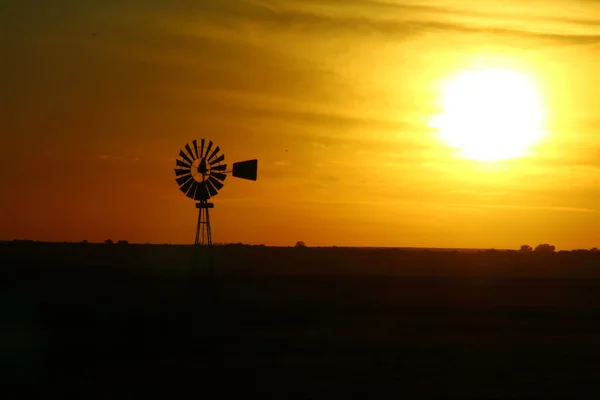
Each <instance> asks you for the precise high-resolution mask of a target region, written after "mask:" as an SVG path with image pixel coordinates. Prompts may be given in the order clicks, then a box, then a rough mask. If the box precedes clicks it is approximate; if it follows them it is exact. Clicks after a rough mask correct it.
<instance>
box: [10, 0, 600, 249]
mask: <svg viewBox="0 0 600 400" xmlns="http://www.w3.org/2000/svg"><path fill="white" fill-rule="evenodd" d="M594 18H596V19H594ZM0 22H1V23H2V27H3V34H2V35H1V36H0V41H1V43H2V49H3V53H4V54H3V57H2V59H3V61H2V64H0V72H1V73H0V82H1V86H2V91H1V92H0V101H1V103H2V104H1V105H2V107H1V109H2V119H1V121H2V127H1V131H2V145H1V146H0V163H1V168H0V178H1V179H2V185H1V186H0V210H1V211H0V240H12V239H34V240H44V241H81V240H84V239H86V240H89V241H98V242H100V241H103V240H105V239H108V238H111V239H113V240H115V241H116V240H120V239H126V240H129V241H130V242H142V243H144V242H150V243H193V240H194V234H195V229H196V228H195V224H196V218H197V210H196V208H195V207H194V202H193V201H192V200H190V199H188V198H187V197H185V195H184V194H183V193H181V192H180V191H179V189H178V187H177V184H176V183H175V181H174V179H175V176H174V173H173V168H174V167H175V158H176V156H177V154H178V152H179V150H180V149H181V148H182V147H183V146H184V145H185V144H186V143H189V142H191V141H192V139H195V138H197V139H200V138H207V139H210V140H212V141H214V142H215V143H217V144H218V145H219V146H220V147H221V149H222V150H223V152H224V153H225V156H226V162H227V163H228V164H230V163H231V162H233V161H240V160H245V159H250V158H258V159H259V171H258V181H256V182H251V181H245V180H241V179H236V178H233V177H228V178H227V180H226V182H225V187H224V188H223V189H222V191H221V192H220V194H219V195H218V196H217V197H215V198H214V203H215V208H214V210H212V213H211V222H212V230H213V241H215V242H244V243H251V244H261V243H262V244H266V245H293V244H294V243H295V242H296V241H298V240H303V241H305V242H306V243H307V245H309V246H328V245H338V246H401V247H404V246H407V247H415V246H418V247H461V248H473V247H477V248H492V247H494V248H513V249H516V248H518V247H519V246H520V245H522V244H529V245H532V246H535V245H537V244H539V243H550V244H553V245H555V246H556V247H557V248H558V249H573V248H590V247H600V169H599V167H600V137H599V135H598V134H599V133H600V94H599V93H600V73H599V71H600V2H597V1H592V0H587V1H585V0H582V1H567V0H552V1H549V0H548V1H542V0H530V1H523V0H519V1H510V0H504V1H491V0H486V1H480V0H478V1H467V0H462V1H461V0H456V1H451V2H450V1H394V0H387V1H379V0H344V1H334V0H297V1H292V0H256V1H253V0H247V1H242V0H239V1H233V0H219V1H214V0H171V1H166V0H165V1H159V0H131V1H122V0H57V1H48V0H12V1H11V0H7V1H3V2H2V3H1V4H0ZM474 69H479V70H484V71H485V70H486V69H488V70H489V69H499V70H501V71H509V72H511V73H514V74H516V76H519V77H526V78H523V79H525V80H526V81H527V82H528V85H530V86H528V87H530V90H531V91H532V92H531V93H533V95H532V96H534V97H535V98H537V99H538V100H539V109H535V110H537V111H539V113H540V120H539V121H540V122H539V124H538V123H537V122H535V123H536V124H537V125H536V128H535V129H537V128H539V131H540V132H541V131H543V133H544V134H543V135H542V136H541V137H540V138H538V139H536V141H535V142H534V143H533V144H532V145H531V146H530V147H528V149H527V151H526V152H525V153H524V155H523V156H518V157H515V158H508V159H501V160H493V161H486V160H475V159H471V158H468V157H465V156H464V154H462V153H460V152H459V151H458V150H457V148H455V147H452V146H451V145H450V144H449V143H448V142H446V141H444V140H443V138H442V133H441V132H440V130H439V128H437V127H436V126H435V124H434V123H432V121H435V118H436V116H439V115H441V114H443V112H444V109H443V108H444V104H445V103H444V102H443V93H444V89H443V88H444V87H449V86H448V85H452V83H451V82H458V81H459V80H458V81H457V80H456V79H455V78H453V77H456V76H458V75H460V74H461V73H463V74H464V73H465V71H467V73H466V74H467V75H466V76H467V81H469V79H471V78H469V77H472V76H473V75H472V73H471V72H468V71H472V70H474ZM469 74H470V75H469ZM494 76H495V75H494ZM453 79H454V80H453ZM485 79H487V81H486V80H485ZM485 79H484V86H485V83H486V82H489V83H490V84H493V83H494V81H495V79H494V78H485ZM519 79H520V78H519ZM471 81H472V82H475V81H473V80H472V79H471ZM449 82H450V83H449ZM474 85H475V86H476V87H477V86H478V84H474ZM495 85H496V86H491V87H492V88H495V87H498V88H499V89H498V90H501V89H502V88H503V87H508V86H507V85H503V84H498V83H497V82H496V84H495ZM463 87H465V86H464V85H463V86H460V85H459V86H458V89H454V90H455V91H454V92H453V93H454V95H455V96H456V93H457V92H458V93H462V92H463V89H462V88H463ZM486 90H487V89H486ZM494 90H495V89H492V90H487V92H490V91H491V92H493V91H494ZM507 93H508V95H507V96H508V97H507V98H508V99H509V102H508V103H507V102H504V103H500V104H501V107H499V108H503V109H504V108H506V107H508V106H507V104H509V103H511V104H515V107H512V108H511V107H508V108H511V109H514V110H516V111H511V112H513V113H517V112H518V109H519V107H521V106H520V104H521V103H518V101H519V100H520V99H522V98H523V97H524V96H525V97H526V96H527V95H526V94H525V95H521V94H520V92H514V94H512V93H513V92H510V91H507ZM526 93H530V92H526ZM511 96H512V97H513V98H514V101H515V102H514V103H513V102H512V100H511ZM451 97H452V96H451ZM496 97H498V96H496ZM450 102H451V103H452V102H455V103H456V100H450ZM455 105H456V104H455ZM459 105H460V104H459ZM457 107H458V106H457ZM521 108H523V107H521ZM532 110H533V109H532ZM466 113H467V114H468V113H469V112H468V111H467V112H466ZM473 114H477V115H480V114H479V113H478V112H474V113H473ZM505 114H506V115H503V116H502V117H501V119H498V120H496V121H495V122H494V121H493V119H494V118H495V117H494V116H493V115H492V114H489V115H488V114H487V113H485V112H484V113H483V114H482V115H483V116H484V117H482V118H483V119H482V118H480V120H481V119H482V120H483V121H484V122H478V124H479V125H474V126H476V127H477V129H476V131H477V132H479V131H480V130H483V131H486V129H481V124H482V123H483V124H484V125H485V124H486V122H485V121H488V120H489V118H491V119H492V120H490V122H489V124H488V125H489V129H490V132H492V131H494V127H499V129H496V131H498V130H511V131H514V132H518V134H517V135H516V136H518V138H522V137H524V136H525V135H526V134H527V133H526V131H527V132H528V131H529V130H530V128H531V127H530V125H527V123H525V122H524V123H521V122H520V120H518V121H517V120H515V121H517V123H512V122H511V121H513V120H514V118H516V117H514V115H512V114H511V113H509V112H508V111H507V112H506V113H505ZM526 114H527V115H531V114H532V112H527V113H526ZM450 117H452V115H451V116H450ZM511 118H513V119H511ZM463 119H464V117H463ZM500 120H502V121H509V122H511V123H508V125H504V123H500V122H498V121H500ZM469 121H470V120H469ZM536 121H537V120H536ZM467 122H468V121H467ZM462 123H463V124H464V123H465V121H462ZM538 125H539V126H538ZM457 126H458V128H455V130H458V131H461V130H463V128H462V127H463V126H464V125H460V124H459V125H457ZM506 127H509V128H510V129H505V128H506ZM531 129H534V128H531ZM521 131H522V132H523V133H521ZM447 132H449V130H447ZM509 134H510V133H507V135H509ZM496 139H498V138H496ZM469 140H471V139H469ZM502 140H503V139H502ZM502 140H500V141H499V142H498V143H499V145H498V146H500V143H501V142H502ZM498 146H495V147H498ZM495 147H494V148H495ZM509 150H511V149H509Z"/></svg>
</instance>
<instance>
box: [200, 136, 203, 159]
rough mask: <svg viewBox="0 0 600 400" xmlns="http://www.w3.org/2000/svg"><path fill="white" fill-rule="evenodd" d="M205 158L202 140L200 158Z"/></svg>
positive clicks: (201, 141)
mask: <svg viewBox="0 0 600 400" xmlns="http://www.w3.org/2000/svg"><path fill="white" fill-rule="evenodd" d="M202 157H204V139H202V140H200V158H202Z"/></svg>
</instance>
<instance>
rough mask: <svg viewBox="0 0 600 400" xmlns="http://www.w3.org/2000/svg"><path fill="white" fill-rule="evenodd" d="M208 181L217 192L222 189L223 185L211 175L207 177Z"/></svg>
mask: <svg viewBox="0 0 600 400" xmlns="http://www.w3.org/2000/svg"><path fill="white" fill-rule="evenodd" d="M208 181H209V182H210V183H212V185H213V186H214V187H215V188H216V189H217V190H221V189H222V188H223V184H222V183H221V182H219V181H218V180H217V179H216V178H215V177H213V176H212V174H211V176H209V177H208Z"/></svg>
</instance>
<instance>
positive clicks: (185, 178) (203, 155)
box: [175, 139, 258, 246]
mask: <svg viewBox="0 0 600 400" xmlns="http://www.w3.org/2000/svg"><path fill="white" fill-rule="evenodd" d="M220 151H221V149H220V148H219V146H216V147H215V146H214V144H213V142H212V141H211V140H205V139H201V140H200V143H199V144H198V141H197V140H195V139H194V140H193V141H192V144H191V145H190V144H189V143H188V144H186V145H185V147H184V148H183V149H181V150H180V151H179V156H178V158H177V160H176V168H175V176H176V178H175V181H176V182H177V184H178V185H179V189H180V190H181V191H182V192H183V193H185V195H186V196H187V197H189V198H190V199H193V200H195V201H197V203H196V208H197V209H198V226H197V227H196V240H195V241H194V244H196V245H198V244H199V245H207V246H212V238H211V232H210V217H209V213H208V210H210V209H211V208H214V204H213V203H209V201H208V200H209V199H210V198H211V197H214V196H216V195H217V194H218V193H219V190H221V189H222V188H223V181H225V178H226V177H227V174H231V175H232V176H234V177H236V178H241V179H248V180H251V181H255V180H256V170H257V167H258V160H256V159H254V160H247V161H240V162H235V163H233V168H232V169H231V170H227V164H224V163H223V162H224V161H225V155H224V154H223V153H220Z"/></svg>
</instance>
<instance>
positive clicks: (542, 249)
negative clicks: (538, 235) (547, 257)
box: [534, 243, 556, 253]
mask: <svg viewBox="0 0 600 400" xmlns="http://www.w3.org/2000/svg"><path fill="white" fill-rule="evenodd" d="M534 251H535V252H536V253H554V252H555V251H556V247H554V246H550V245H549V244H548V243H544V244H538V245H537V247H536V248H535V250H534Z"/></svg>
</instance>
